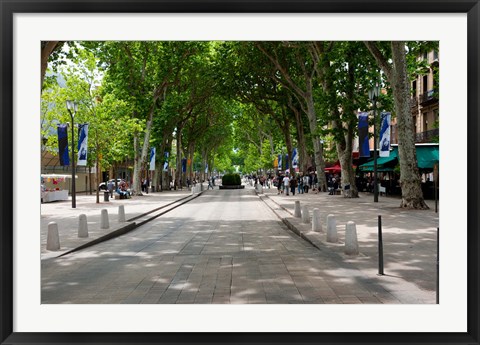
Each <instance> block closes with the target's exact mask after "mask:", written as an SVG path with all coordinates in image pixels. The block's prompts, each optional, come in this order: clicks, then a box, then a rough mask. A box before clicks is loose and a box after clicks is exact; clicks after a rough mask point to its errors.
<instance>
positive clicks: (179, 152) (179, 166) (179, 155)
mask: <svg viewBox="0 0 480 345" xmlns="http://www.w3.org/2000/svg"><path fill="white" fill-rule="evenodd" d="M182 130H183V127H182V126H177V162H176V163H177V164H176V168H175V185H176V186H177V188H179V189H180V188H181V187H182V175H183V174H182Z"/></svg>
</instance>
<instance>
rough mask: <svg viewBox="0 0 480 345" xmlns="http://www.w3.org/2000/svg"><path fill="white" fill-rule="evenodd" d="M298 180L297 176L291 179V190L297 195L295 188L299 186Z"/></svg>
mask: <svg viewBox="0 0 480 345" xmlns="http://www.w3.org/2000/svg"><path fill="white" fill-rule="evenodd" d="M297 184H298V180H297V179H296V178H295V176H292V179H291V180H290V191H291V192H292V195H295V189H296V188H297Z"/></svg>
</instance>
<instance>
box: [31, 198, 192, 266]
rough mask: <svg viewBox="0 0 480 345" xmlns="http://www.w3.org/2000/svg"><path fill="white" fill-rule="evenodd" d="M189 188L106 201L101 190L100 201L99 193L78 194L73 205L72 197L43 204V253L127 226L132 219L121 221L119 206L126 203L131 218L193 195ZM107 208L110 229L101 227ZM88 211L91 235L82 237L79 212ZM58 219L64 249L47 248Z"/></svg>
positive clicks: (53, 254) (51, 253) (44, 256)
mask: <svg viewBox="0 0 480 345" xmlns="http://www.w3.org/2000/svg"><path fill="white" fill-rule="evenodd" d="M190 194H191V192H190V191H188V190H187V189H183V190H177V191H165V192H160V193H149V194H144V195H143V196H134V197H132V198H131V199H122V200H115V199H110V200H109V201H108V202H107V201H103V193H100V196H101V197H100V203H98V204H97V203H96V202H95V201H96V197H95V195H77V197H76V206H77V208H72V200H71V199H69V200H68V201H55V202H51V203H43V204H41V222H40V224H41V231H40V234H41V238H40V245H41V253H42V259H47V258H51V257H57V256H59V255H61V254H63V253H66V252H67V251H69V250H72V249H74V248H76V247H79V246H81V245H83V244H85V243H87V242H90V241H93V240H95V239H97V238H99V237H101V236H104V235H106V234H108V233H111V232H113V231H115V230H118V229H120V228H123V227H125V226H127V225H128V224H129V223H128V222H127V223H118V206H120V205H124V209H125V218H126V219H127V220H128V219H130V218H133V217H135V216H138V215H140V214H142V213H145V212H148V211H150V210H152V209H154V208H157V207H160V206H163V205H166V204H168V203H171V202H173V201H175V200H178V199H181V198H184V197H186V196H188V195H190ZM102 209H106V210H107V212H108V215H109V223H110V228H109V229H100V214H101V210H102ZM81 214H85V215H86V216H87V222H88V234H89V236H88V238H78V223H79V216H80V215H81ZM50 222H56V223H57V225H58V232H59V237H60V251H48V250H47V249H46V244H47V234H48V223H50Z"/></svg>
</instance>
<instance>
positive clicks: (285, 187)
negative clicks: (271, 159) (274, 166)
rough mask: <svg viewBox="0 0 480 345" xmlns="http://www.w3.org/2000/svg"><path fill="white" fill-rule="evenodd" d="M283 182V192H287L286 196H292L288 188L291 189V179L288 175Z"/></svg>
mask: <svg viewBox="0 0 480 345" xmlns="http://www.w3.org/2000/svg"><path fill="white" fill-rule="evenodd" d="M282 182H283V190H284V191H285V194H286V195H290V194H289V193H288V188H289V187H290V178H289V177H288V175H285V177H284V178H283V181H282Z"/></svg>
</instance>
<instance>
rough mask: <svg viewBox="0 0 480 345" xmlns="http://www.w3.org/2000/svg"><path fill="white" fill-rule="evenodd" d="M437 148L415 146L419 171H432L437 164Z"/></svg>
mask: <svg viewBox="0 0 480 345" xmlns="http://www.w3.org/2000/svg"><path fill="white" fill-rule="evenodd" d="M438 160H439V148H438V146H417V163H418V168H419V169H433V166H434V165H435V164H438Z"/></svg>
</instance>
